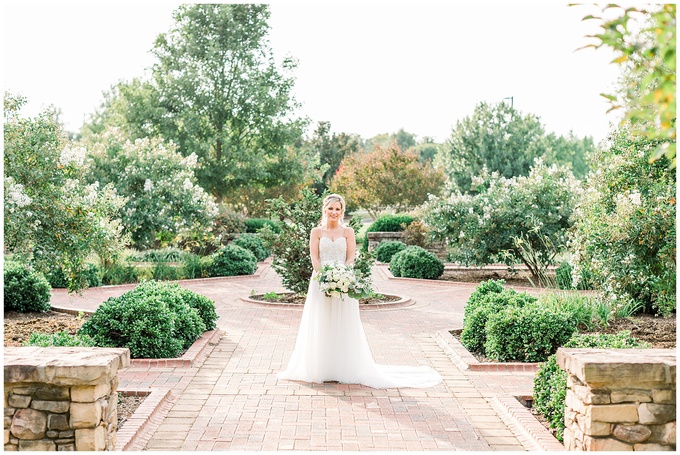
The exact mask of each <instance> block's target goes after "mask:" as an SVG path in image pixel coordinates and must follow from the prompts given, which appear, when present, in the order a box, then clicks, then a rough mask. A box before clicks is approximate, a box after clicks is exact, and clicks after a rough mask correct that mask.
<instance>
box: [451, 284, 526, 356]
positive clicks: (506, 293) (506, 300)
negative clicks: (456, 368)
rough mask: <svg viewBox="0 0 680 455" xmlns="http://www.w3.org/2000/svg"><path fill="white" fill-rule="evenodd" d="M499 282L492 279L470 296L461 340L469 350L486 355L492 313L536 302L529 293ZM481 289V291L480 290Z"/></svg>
mask: <svg viewBox="0 0 680 455" xmlns="http://www.w3.org/2000/svg"><path fill="white" fill-rule="evenodd" d="M498 286H499V282H497V281H491V282H488V283H487V284H485V285H484V284H482V285H480V286H478V287H477V289H476V290H475V292H473V293H472V295H471V296H470V300H468V303H467V305H466V306H465V312H464V316H463V331H462V332H461V338H460V341H461V343H462V344H463V346H465V347H466V348H467V349H468V350H469V351H471V352H479V353H482V354H484V355H486V352H485V344H486V341H487V328H486V327H487V322H488V320H489V317H490V316H491V315H492V314H495V313H498V312H500V311H501V310H503V309H504V308H507V307H517V308H521V307H523V306H525V305H530V304H532V303H534V302H536V298H535V297H532V296H530V295H529V294H527V293H525V292H522V293H519V292H517V291H515V290H514V289H505V288H503V287H502V285H500V288H499V287H498ZM478 291H479V292H478Z"/></svg>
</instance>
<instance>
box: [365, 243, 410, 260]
mask: <svg viewBox="0 0 680 455" xmlns="http://www.w3.org/2000/svg"><path fill="white" fill-rule="evenodd" d="M404 249H406V244H405V243H404V242H400V241H398V240H383V241H382V242H380V243H379V244H378V246H377V247H375V250H373V253H374V254H375V258H376V260H378V261H380V262H383V263H385V264H388V263H389V262H390V261H391V260H392V257H393V256H394V255H395V254H397V253H398V252H400V251H402V250H404Z"/></svg>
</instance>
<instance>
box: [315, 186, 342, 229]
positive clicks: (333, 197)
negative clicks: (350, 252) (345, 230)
mask: <svg viewBox="0 0 680 455" xmlns="http://www.w3.org/2000/svg"><path fill="white" fill-rule="evenodd" d="M335 202H339V203H340V207H341V208H342V212H341V213H340V218H339V219H338V224H339V225H340V226H344V225H345V222H344V221H343V220H344V219H345V199H343V197H342V196H340V195H339V194H329V195H328V196H326V197H325V198H324V200H323V204H322V205H321V221H319V226H320V227H325V226H326V222H327V221H328V218H327V217H326V209H327V208H328V207H330V205H331V204H333V203H335Z"/></svg>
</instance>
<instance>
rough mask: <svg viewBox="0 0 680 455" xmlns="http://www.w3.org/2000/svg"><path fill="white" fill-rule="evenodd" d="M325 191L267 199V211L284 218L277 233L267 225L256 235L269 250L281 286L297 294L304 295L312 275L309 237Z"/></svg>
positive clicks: (307, 191) (318, 218) (309, 191)
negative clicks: (279, 276)
mask: <svg viewBox="0 0 680 455" xmlns="http://www.w3.org/2000/svg"><path fill="white" fill-rule="evenodd" d="M325 196H326V193H324V194H322V195H317V194H314V193H313V192H312V191H311V190H310V189H304V190H303V191H302V195H301V197H300V198H298V199H296V200H294V201H286V200H285V199H284V198H282V197H279V198H276V199H271V200H269V201H267V203H268V207H267V208H268V212H269V214H270V216H271V217H273V218H274V219H279V220H281V221H284V220H285V222H283V223H281V230H280V232H275V231H274V230H273V229H272V228H271V226H269V225H267V226H265V227H264V228H263V229H262V230H260V232H259V234H260V236H261V237H262V239H263V240H264V241H265V244H266V245H267V248H268V249H269V250H270V251H271V252H272V255H273V259H272V267H273V268H274V270H276V272H277V273H278V274H279V275H281V281H282V283H283V286H284V287H285V288H286V289H288V290H290V291H293V292H296V293H298V294H306V293H307V289H308V288H309V280H310V278H311V276H312V271H313V267H312V259H311V258H310V256H309V236H310V233H311V232H312V228H314V227H316V226H317V225H318V224H319V220H320V219H321V205H322V203H323V198H324V197H325Z"/></svg>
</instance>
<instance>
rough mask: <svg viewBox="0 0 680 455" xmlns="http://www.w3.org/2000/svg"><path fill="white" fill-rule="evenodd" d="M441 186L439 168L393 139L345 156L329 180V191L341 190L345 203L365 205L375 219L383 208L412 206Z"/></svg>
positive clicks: (409, 207)
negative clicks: (401, 146) (368, 151)
mask: <svg viewBox="0 0 680 455" xmlns="http://www.w3.org/2000/svg"><path fill="white" fill-rule="evenodd" d="M443 186H444V175H443V173H442V172H441V170H439V169H435V168H434V167H432V165H431V164H429V163H426V164H423V163H420V162H419V161H418V155H417V154H416V153H415V152H414V151H413V150H407V151H402V149H401V148H400V147H399V146H398V145H397V144H396V143H393V144H391V145H390V146H388V147H381V146H377V147H376V148H375V150H373V151H372V152H370V153H355V154H353V155H350V156H348V157H347V158H345V159H344V160H343V161H342V163H341V164H340V168H339V169H338V172H337V174H336V175H335V177H334V178H333V180H332V181H331V191H333V192H335V193H340V194H343V195H344V196H345V198H346V199H347V204H348V205H352V206H358V207H361V208H364V209H366V210H367V211H368V213H369V214H370V215H371V216H372V217H373V218H374V219H375V218H377V215H378V212H380V211H381V210H383V209H386V208H391V209H394V210H396V211H398V212H401V211H404V210H408V209H412V208H414V207H416V206H418V205H420V204H422V203H423V202H425V201H427V199H428V196H429V195H430V194H435V195H438V194H440V193H441V191H442V190H443Z"/></svg>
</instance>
